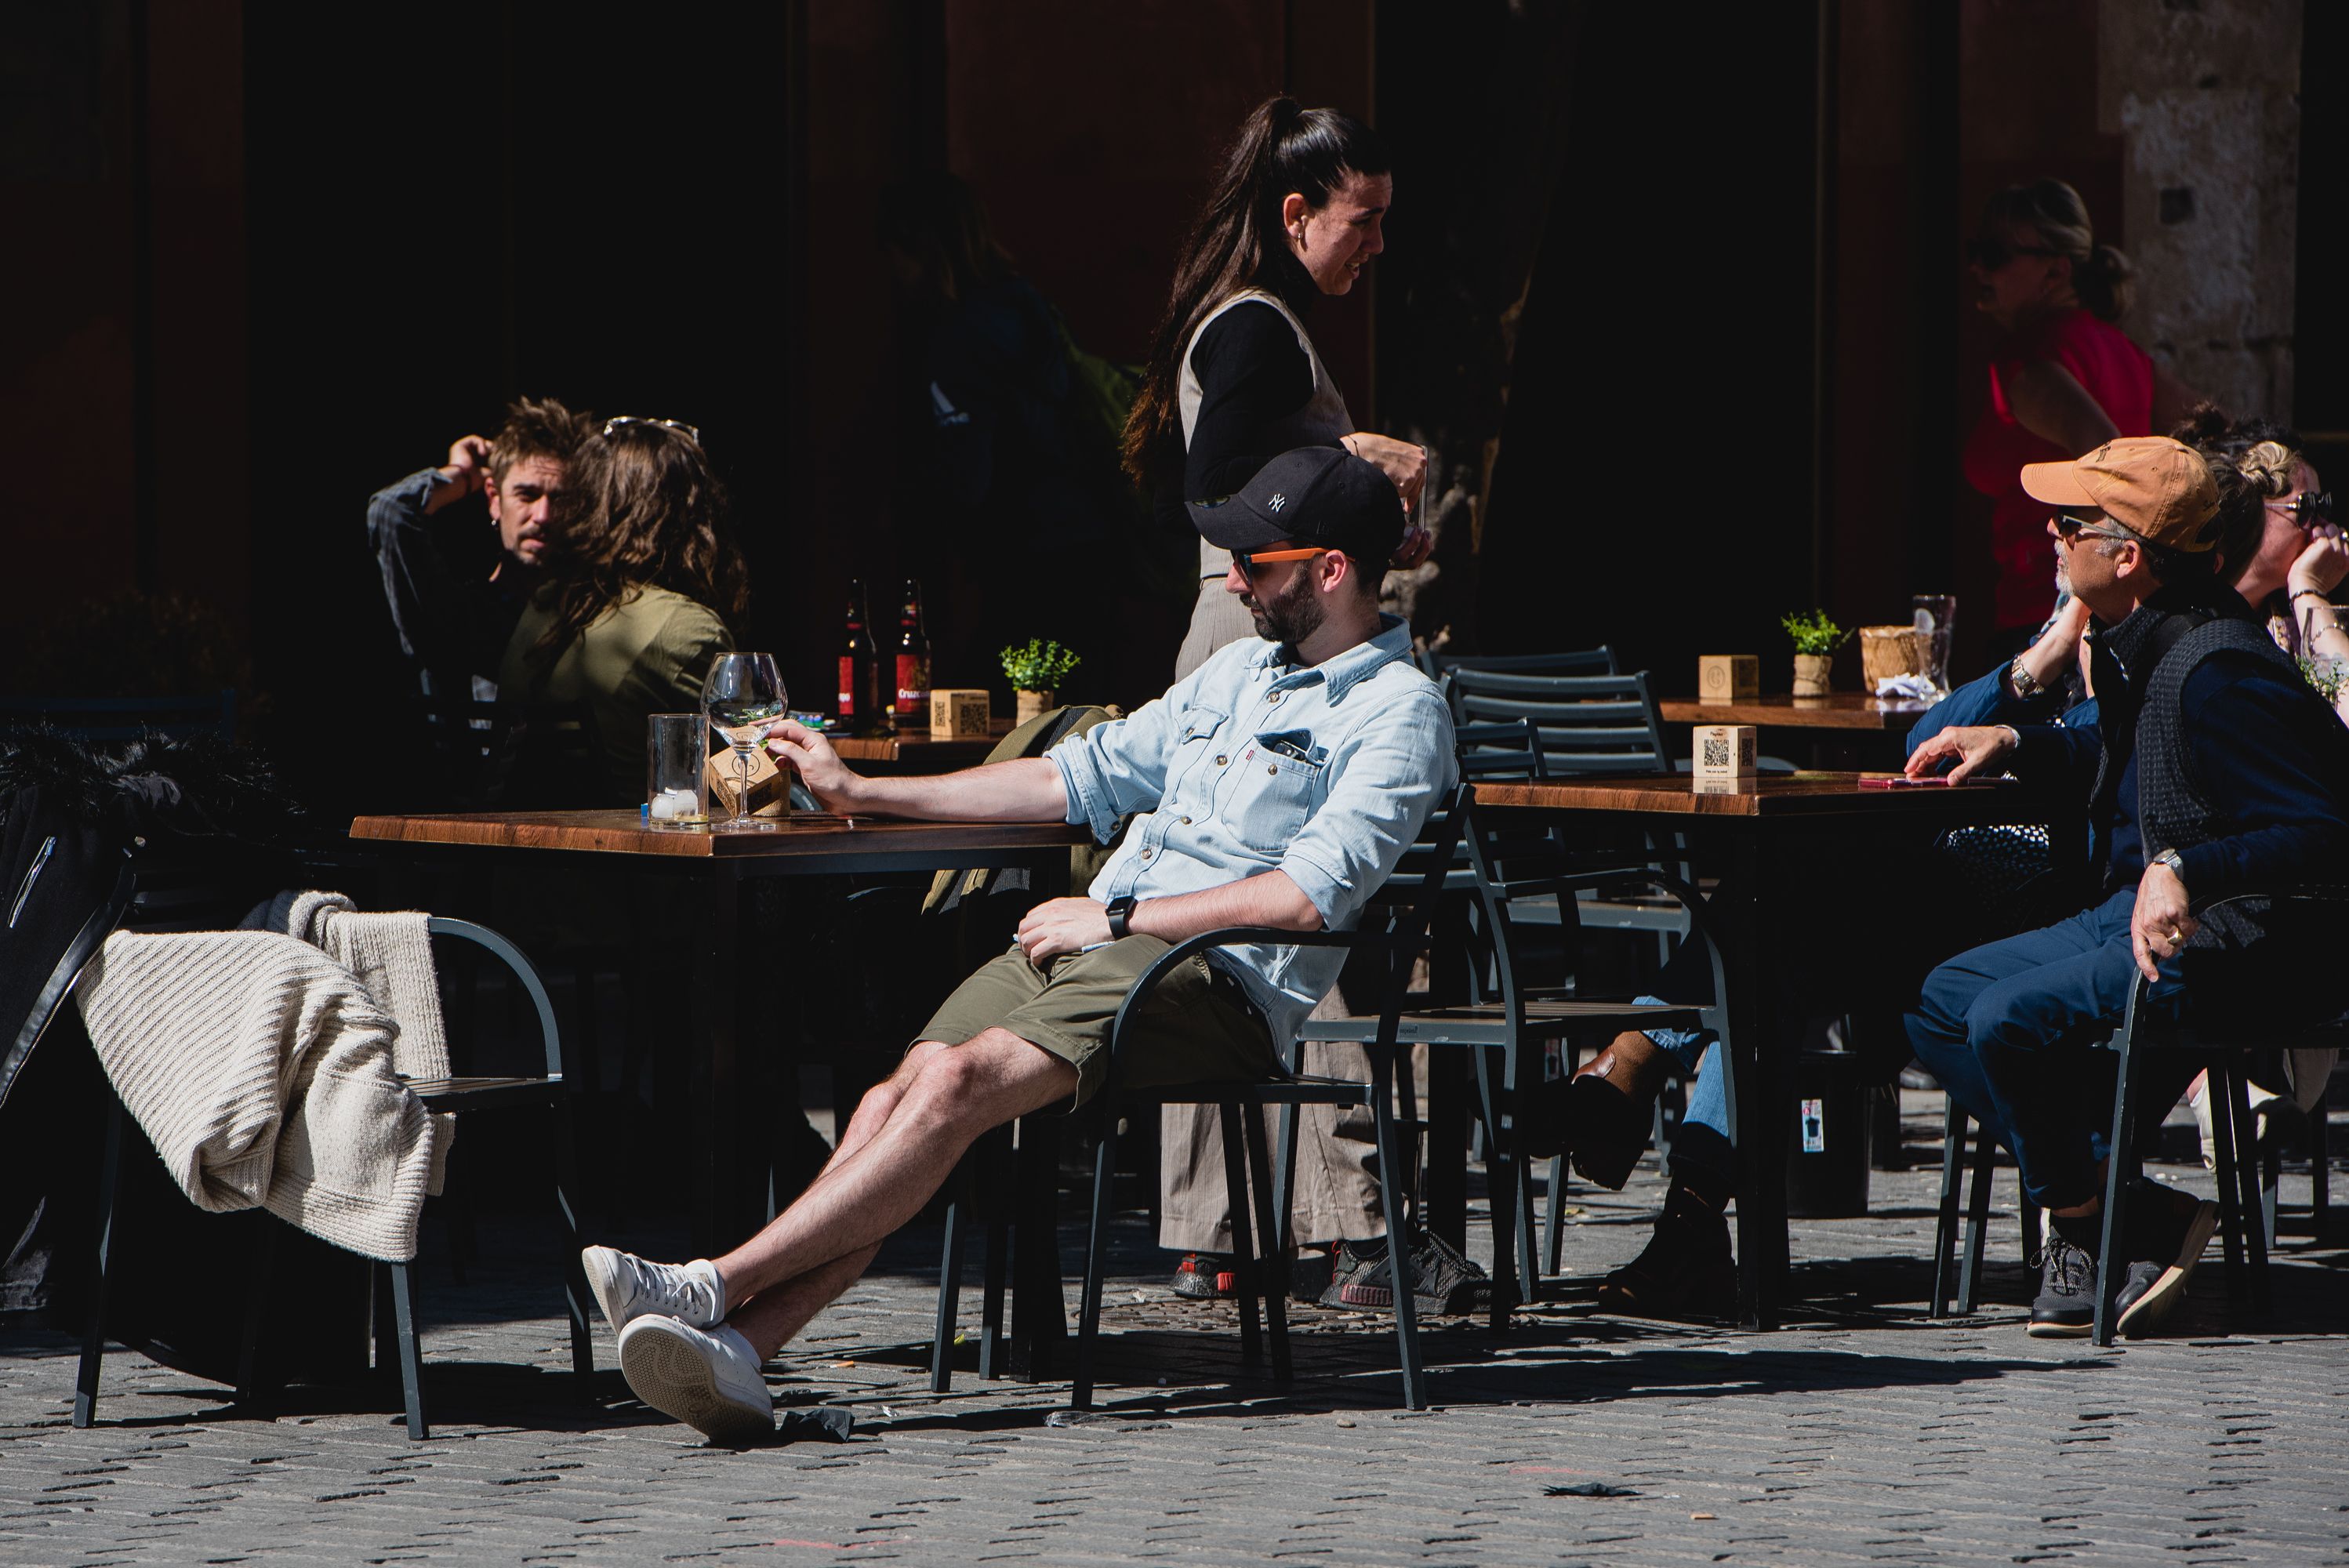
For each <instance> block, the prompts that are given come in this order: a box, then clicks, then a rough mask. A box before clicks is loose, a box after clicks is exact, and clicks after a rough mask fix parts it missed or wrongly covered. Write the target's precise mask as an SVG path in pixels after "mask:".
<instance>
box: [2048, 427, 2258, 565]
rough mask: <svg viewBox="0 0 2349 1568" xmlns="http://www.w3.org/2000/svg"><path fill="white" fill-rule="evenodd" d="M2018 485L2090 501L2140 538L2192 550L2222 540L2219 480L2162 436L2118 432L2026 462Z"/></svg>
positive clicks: (2066, 500)
mask: <svg viewBox="0 0 2349 1568" xmlns="http://www.w3.org/2000/svg"><path fill="white" fill-rule="evenodd" d="M2023 493H2024V494H2025V495H2028V496H2029V497H2031V499H2032V500H2044V501H2045V502H2047V503H2048V504H2049V505H2050V506H2092V507H2095V509H2096V510H2097V511H2101V512H2103V513H2104V514H2105V515H2106V517H2109V518H2111V519H2112V520H2113V521H2115V522H2117V523H2119V524H2120V525H2121V526H2122V527H2123V528H2126V529H2127V530H2128V531H2130V532H2131V533H2134V534H2136V535H2137V537H2139V538H2140V539H2147V540H2150V541H2152V542H2154V543H2156V544H2159V545H2163V546H2166V547H2167V548H2168V549H2171V550H2182V551H2185V552H2188V553H2189V554H2192V553H2197V552H2201V551H2205V550H2209V549H2210V548H2212V547H2213V546H2215V545H2216V544H2217V543H2218V542H2219V532H2220V529H2219V486H2218V482H2217V481H2216V480H2213V479H2211V477H2210V465H2209V463H2207V462H2205V461H2203V459H2202V457H2201V454H2200V453H2199V452H2197V451H2195V449H2193V448H2191V447H2189V446H2186V445H2184V444H2183V443H2181V442H2178V441H2173V440H2171V439H2170V438H2168V437H2167V436H2123V437H2120V438H2118V439H2116V440H2110V441H2106V443H2105V444H2104V445H2103V446H2101V447H2098V448H2097V449H2095V451H2093V452H2090V453H2089V454H2088V455H2087V456H2085V457H2084V458H2081V459H2077V460H2075V461H2073V462H2068V463H2025V464H2023Z"/></svg>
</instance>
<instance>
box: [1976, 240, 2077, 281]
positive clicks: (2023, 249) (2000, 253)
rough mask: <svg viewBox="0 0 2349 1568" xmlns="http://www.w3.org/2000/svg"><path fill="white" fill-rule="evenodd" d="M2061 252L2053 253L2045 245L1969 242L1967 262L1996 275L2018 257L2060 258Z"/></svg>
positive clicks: (1991, 241)
mask: <svg viewBox="0 0 2349 1568" xmlns="http://www.w3.org/2000/svg"><path fill="white" fill-rule="evenodd" d="M2062 254H2063V252H2061V251H2051V250H2049V249H2048V248H2047V247H2046V246H2044V245H2013V244H2009V243H2008V242H2006V241H2004V240H1968V241H1967V242H1966V260H1968V261H1970V262H1971V263H1973V264H1974V265H1976V266H1978V267H1980V268H1982V271H1984V272H1986V273H1994V272H1996V271H1998V269H1999V268H2001V267H2002V266H2004V265H2006V263H2009V262H2011V261H2013V260H2014V258H2015V257H2017V256H2048V257H2054V256H2060V255H2062Z"/></svg>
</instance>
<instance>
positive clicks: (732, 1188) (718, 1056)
mask: <svg viewBox="0 0 2349 1568" xmlns="http://www.w3.org/2000/svg"><path fill="white" fill-rule="evenodd" d="M744 885H745V884H744V883H743V882H742V881H741V879H740V878H739V877H738V876H736V875H735V874H734V873H733V872H732V871H731V870H730V869H729V868H726V867H712V868H710V869H709V872H706V873H705V874H703V875H701V876H699V877H698V878H697V879H696V886H695V893H696V896H695V897H694V898H693V899H692V901H691V910H692V913H691V916H690V918H691V919H692V921H693V923H694V929H693V931H692V932H691V934H690V936H689V940H690V942H691V944H692V953H693V987H692V990H693V995H692V997H691V1000H690V1002H689V1003H688V1008H687V1012H688V1018H689V1025H688V1026H689V1027H690V1029H691V1031H692V1033H691V1037H689V1038H688V1040H687V1041H686V1042H685V1047H686V1051H687V1054H688V1059H689V1060H690V1061H691V1063H692V1073H691V1079H690V1083H689V1094H690V1101H691V1105H692V1117H693V1121H692V1137H693V1141H694V1153H693V1161H694V1166H693V1175H694V1206H693V1245H694V1250H695V1252H696V1253H697V1254H698V1255H699V1256H701V1257H715V1256H717V1255H718V1254H719V1253H721V1252H723V1251H725V1250H726V1249H727V1248H729V1247H731V1246H733V1245H735V1244H737V1243H740V1241H742V1240H743V1238H744V1237H746V1236H747V1235H749V1234H750V1220H751V1216H750V1213H749V1203H748V1202H746V1198H745V1193H746V1191H747V1189H748V1186H749V1183H748V1182H746V1181H744V1179H743V1171H742V1119H743V1117H744V1116H745V1115H746V1114H747V1108H746V1107H744V1106H743V1105H742V1103H741V1094H740V1045H741V1032H742V999H743V997H744V995H746V994H747V993H748V991H749V989H750V987H749V985H748V984H747V982H746V977H745V976H744V975H742V973H741V965H740V951H741V935H740V928H741V920H742V914H743V911H742V908H741V904H742V891H743V888H744Z"/></svg>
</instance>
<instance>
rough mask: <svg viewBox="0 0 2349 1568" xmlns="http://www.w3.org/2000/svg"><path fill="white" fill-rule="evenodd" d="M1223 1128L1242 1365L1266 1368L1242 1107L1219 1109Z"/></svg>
mask: <svg viewBox="0 0 2349 1568" xmlns="http://www.w3.org/2000/svg"><path fill="white" fill-rule="evenodd" d="M1216 1116H1217V1117H1218V1118H1219V1119H1220V1120H1221V1122H1222V1126H1223V1134H1224V1136H1223V1143H1224V1202H1225V1204H1226V1208H1227V1210H1228V1211H1229V1212H1230V1214H1231V1221H1232V1278H1233V1281H1234V1283H1235V1284H1237V1286H1238V1287H1239V1309H1240V1365H1241V1366H1243V1367H1261V1366H1263V1365H1264V1330H1263V1328H1262V1326H1260V1325H1259V1324H1258V1322H1257V1294H1258V1292H1259V1291H1260V1290H1261V1288H1262V1286H1261V1285H1260V1284H1259V1283H1258V1274H1257V1257H1256V1237H1255V1234H1254V1227H1252V1226H1251V1225H1250V1224H1249V1223H1248V1187H1247V1152H1246V1150H1247V1145H1246V1144H1244V1143H1243V1142H1241V1139H1242V1138H1243V1137H1244V1136H1245V1135H1244V1134H1243V1133H1242V1132H1241V1131H1240V1108H1239V1107H1238V1106H1237V1104H1234V1103H1233V1102H1231V1101H1229V1100H1226V1102H1224V1103H1223V1104H1222V1105H1219V1106H1217V1107H1216Z"/></svg>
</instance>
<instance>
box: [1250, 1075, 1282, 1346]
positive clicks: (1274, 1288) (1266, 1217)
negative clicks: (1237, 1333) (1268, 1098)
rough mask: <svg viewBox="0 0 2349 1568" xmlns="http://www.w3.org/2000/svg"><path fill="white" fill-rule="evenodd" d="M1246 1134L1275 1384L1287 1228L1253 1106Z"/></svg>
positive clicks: (1259, 1119) (1261, 1122)
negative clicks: (1264, 1259) (1276, 1204)
mask: <svg viewBox="0 0 2349 1568" xmlns="http://www.w3.org/2000/svg"><path fill="white" fill-rule="evenodd" d="M1240 1119H1241V1120H1242V1122H1243V1123H1245V1125H1246V1129H1247V1162H1248V1175H1249V1181H1248V1191H1249V1192H1250V1193H1251V1194H1252V1195H1253V1196H1254V1198H1255V1199H1256V1233H1257V1235H1258V1236H1261V1237H1264V1238H1266V1243H1265V1247H1264V1253H1265V1256H1266V1257H1267V1258H1268V1260H1270V1261H1269V1262H1268V1264H1267V1265H1266V1268H1265V1270H1264V1271H1263V1274H1262V1275H1261V1276H1260V1277H1262V1279H1263V1281H1264V1323H1265V1329H1266V1333H1267V1336H1268V1338H1269V1339H1270V1340H1271V1341H1272V1377H1273V1381H1274V1382H1276V1383H1286V1382H1288V1370H1289V1363H1288V1281H1287V1280H1286V1279H1284V1278H1282V1277H1281V1275H1282V1271H1283V1269H1284V1267H1285V1260H1286V1259H1287V1258H1288V1236H1287V1235H1286V1234H1285V1233H1284V1232H1285V1230H1286V1227H1285V1226H1283V1225H1282V1224H1281V1222H1280V1220H1279V1217H1278V1215H1279V1211H1278V1210H1277V1209H1275V1208H1274V1207H1273V1202H1272V1180H1271V1178H1272V1171H1273V1165H1272V1153H1271V1150H1268V1149H1267V1148H1266V1147H1265V1139H1264V1118H1263V1116H1262V1115H1261V1114H1259V1113H1258V1112H1257V1109H1255V1108H1254V1107H1252V1106H1251V1107H1248V1108H1247V1109H1244V1110H1243V1111H1242V1112H1241V1113H1240Z"/></svg>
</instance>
